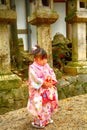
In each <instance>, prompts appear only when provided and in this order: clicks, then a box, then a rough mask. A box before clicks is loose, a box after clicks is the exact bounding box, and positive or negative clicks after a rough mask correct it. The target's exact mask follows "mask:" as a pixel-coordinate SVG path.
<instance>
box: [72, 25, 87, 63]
mask: <svg viewBox="0 0 87 130" xmlns="http://www.w3.org/2000/svg"><path fill="white" fill-rule="evenodd" d="M72 61H75V62H77V61H83V62H84V61H86V23H72Z"/></svg>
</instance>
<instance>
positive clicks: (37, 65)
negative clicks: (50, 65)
mask: <svg viewBox="0 0 87 130" xmlns="http://www.w3.org/2000/svg"><path fill="white" fill-rule="evenodd" d="M33 65H34V66H35V67H37V68H38V69H43V68H44V67H45V65H44V66H41V65H39V64H37V62H34V63H33Z"/></svg>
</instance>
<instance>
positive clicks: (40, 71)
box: [27, 62, 58, 125]
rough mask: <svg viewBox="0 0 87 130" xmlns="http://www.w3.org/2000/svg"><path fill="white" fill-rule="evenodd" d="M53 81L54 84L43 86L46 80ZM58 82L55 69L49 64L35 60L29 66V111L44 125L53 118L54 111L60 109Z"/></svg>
mask: <svg viewBox="0 0 87 130" xmlns="http://www.w3.org/2000/svg"><path fill="white" fill-rule="evenodd" d="M45 80H46V81H47V82H51V83H52V86H49V87H48V88H46V89H45V88H43V87H42V85H43V82H44V81H45ZM56 83H57V80H56V77H55V74H54V71H53V70H52V69H51V68H50V67H49V65H48V64H46V65H44V66H40V65H38V64H37V63H36V62H34V63H33V64H32V65H30V66H29V99H28V105H27V108H28V111H29V112H30V113H31V114H32V115H34V116H35V117H36V119H35V121H36V122H37V120H39V124H40V125H43V124H45V123H46V122H48V120H49V119H50V118H51V115H52V113H53V112H56V111H57V109H58V94H57V88H56V87H55V84H56Z"/></svg>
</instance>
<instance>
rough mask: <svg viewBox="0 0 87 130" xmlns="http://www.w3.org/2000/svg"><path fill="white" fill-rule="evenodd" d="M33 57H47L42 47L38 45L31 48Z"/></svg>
mask: <svg viewBox="0 0 87 130" xmlns="http://www.w3.org/2000/svg"><path fill="white" fill-rule="evenodd" d="M32 53H33V55H34V58H37V57H40V58H41V59H45V58H47V53H46V51H45V50H44V49H43V48H40V47H39V46H38V45H35V46H34V47H33V49H32Z"/></svg>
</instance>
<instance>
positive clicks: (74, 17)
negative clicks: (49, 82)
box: [64, 0, 87, 75]
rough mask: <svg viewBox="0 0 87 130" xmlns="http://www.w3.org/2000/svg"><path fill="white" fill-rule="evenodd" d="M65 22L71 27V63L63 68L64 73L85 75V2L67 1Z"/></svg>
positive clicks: (82, 0) (86, 17) (86, 8)
mask: <svg viewBox="0 0 87 130" xmlns="http://www.w3.org/2000/svg"><path fill="white" fill-rule="evenodd" d="M66 22H68V23H70V24H71V27H72V62H69V63H68V64H67V65H66V66H65V68H64V71H65V72H66V73H68V74H71V75H74V74H80V73H87V61H86V58H87V57H86V23H87V0H68V15H67V17H66Z"/></svg>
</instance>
